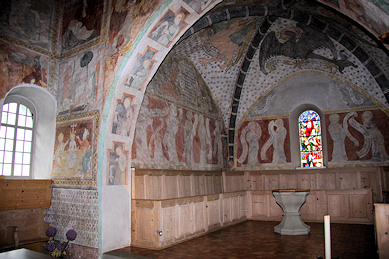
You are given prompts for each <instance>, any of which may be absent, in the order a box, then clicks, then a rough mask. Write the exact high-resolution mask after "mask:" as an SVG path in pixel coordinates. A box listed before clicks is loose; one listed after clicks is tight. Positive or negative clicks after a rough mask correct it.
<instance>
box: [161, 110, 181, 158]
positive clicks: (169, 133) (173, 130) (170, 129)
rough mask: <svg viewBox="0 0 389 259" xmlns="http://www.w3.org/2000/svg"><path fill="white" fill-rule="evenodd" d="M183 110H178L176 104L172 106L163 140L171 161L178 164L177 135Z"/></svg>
mask: <svg viewBox="0 0 389 259" xmlns="http://www.w3.org/2000/svg"><path fill="white" fill-rule="evenodd" d="M182 116H183V115H182V109H181V108H177V107H176V106H175V105H174V104H170V113H169V115H168V117H167V118H166V124H167V128H166V131H165V135H164V138H163V145H164V146H165V148H166V149H167V152H168V154H169V159H168V160H169V161H171V162H178V156H177V148H176V134H177V131H178V125H179V124H180V123H181V122H182Z"/></svg>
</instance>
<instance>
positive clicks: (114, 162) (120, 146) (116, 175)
mask: <svg viewBox="0 0 389 259" xmlns="http://www.w3.org/2000/svg"><path fill="white" fill-rule="evenodd" d="M108 152H109V157H108V159H109V161H108V167H109V169H108V179H107V185H126V184H127V163H128V151H126V150H125V149H124V143H115V142H114V147H113V150H108Z"/></svg>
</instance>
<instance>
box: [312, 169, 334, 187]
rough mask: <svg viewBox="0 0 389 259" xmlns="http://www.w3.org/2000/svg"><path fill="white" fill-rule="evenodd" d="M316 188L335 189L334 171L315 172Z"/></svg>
mask: <svg viewBox="0 0 389 259" xmlns="http://www.w3.org/2000/svg"><path fill="white" fill-rule="evenodd" d="M316 179H317V180H316V184H317V186H316V188H315V189H316V190H332V189H336V174H335V173H321V172H320V173H319V172H318V173H316Z"/></svg>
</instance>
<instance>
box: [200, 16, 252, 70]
mask: <svg viewBox="0 0 389 259" xmlns="http://www.w3.org/2000/svg"><path fill="white" fill-rule="evenodd" d="M254 31H255V23H249V24H246V23H245V22H244V21H243V20H242V19H235V20H231V21H227V22H221V23H218V24H215V25H213V26H212V27H211V28H209V29H207V30H205V31H204V32H203V33H202V38H203V41H204V43H202V44H201V45H199V46H198V47H201V48H202V49H203V50H204V51H205V53H207V54H208V55H209V56H211V58H202V59H201V60H200V61H198V62H199V63H201V64H203V65H204V66H205V68H206V67H207V64H208V63H210V62H222V63H224V64H223V65H220V69H221V70H224V69H226V71H227V70H228V69H229V68H230V67H232V66H233V65H235V64H236V63H237V62H238V61H239V60H240V58H241V57H242V55H243V53H244V51H245V49H246V47H247V45H248V44H249V42H250V39H251V37H252V35H253V33H254Z"/></svg>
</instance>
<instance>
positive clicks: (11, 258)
mask: <svg viewBox="0 0 389 259" xmlns="http://www.w3.org/2000/svg"><path fill="white" fill-rule="evenodd" d="M27 258H28V259H45V258H51V259H52V258H53V257H51V256H50V255H47V254H42V253H38V252H35V251H32V250H28V249H25V248H21V249H16V250H12V251H8V252H4V253H0V259H27Z"/></svg>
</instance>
